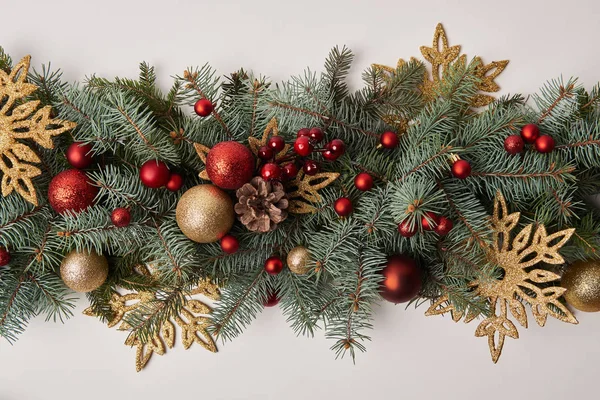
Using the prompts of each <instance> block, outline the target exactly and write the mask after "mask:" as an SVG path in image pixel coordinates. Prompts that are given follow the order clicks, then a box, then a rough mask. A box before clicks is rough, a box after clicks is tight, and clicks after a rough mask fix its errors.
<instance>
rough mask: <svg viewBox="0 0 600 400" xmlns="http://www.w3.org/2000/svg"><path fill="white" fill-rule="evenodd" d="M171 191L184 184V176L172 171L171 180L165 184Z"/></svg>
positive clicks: (177, 189)
mask: <svg viewBox="0 0 600 400" xmlns="http://www.w3.org/2000/svg"><path fill="white" fill-rule="evenodd" d="M165 186H166V187H167V189H169V190H170V191H171V192H177V191H179V189H181V187H182V186H183V177H182V176H181V175H179V174H177V173H175V172H174V173H172V174H171V176H170V177H169V181H168V182H167V184H166V185H165Z"/></svg>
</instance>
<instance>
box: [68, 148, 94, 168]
mask: <svg viewBox="0 0 600 400" xmlns="http://www.w3.org/2000/svg"><path fill="white" fill-rule="evenodd" d="M67 161H68V162H69V164H71V166H72V167H73V168H79V169H83V168H87V167H89V166H90V165H92V163H93V162H94V156H93V154H92V145H91V144H85V143H81V142H75V143H73V144H71V145H70V146H69V148H68V149H67Z"/></svg>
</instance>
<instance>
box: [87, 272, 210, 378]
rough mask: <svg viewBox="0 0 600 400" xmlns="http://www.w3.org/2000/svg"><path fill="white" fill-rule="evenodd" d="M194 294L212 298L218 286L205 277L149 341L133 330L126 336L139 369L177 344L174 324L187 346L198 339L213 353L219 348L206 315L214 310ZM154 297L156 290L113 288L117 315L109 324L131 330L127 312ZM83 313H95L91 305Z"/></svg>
mask: <svg viewBox="0 0 600 400" xmlns="http://www.w3.org/2000/svg"><path fill="white" fill-rule="evenodd" d="M195 295H202V296H205V297H208V298H209V299H212V300H218V299H219V297H220V293H219V289H218V287H217V286H216V285H214V284H212V283H210V281H208V280H203V281H201V282H200V283H199V284H198V286H196V287H195V288H194V289H193V290H191V291H190V293H189V295H188V296H187V299H186V302H185V304H184V305H183V307H182V308H181V310H180V311H179V314H178V315H176V316H174V318H172V320H167V321H165V322H164V323H163V324H162V325H161V327H160V329H159V332H158V333H157V334H156V335H154V337H153V338H152V339H151V340H150V341H149V342H147V343H142V341H141V340H139V338H138V337H137V336H136V335H134V334H130V335H129V336H128V337H127V339H126V340H125V344H126V345H127V346H135V347H136V355H135V367H136V370H137V372H139V371H141V370H142V369H143V368H144V367H145V366H146V364H148V361H150V359H151V358H152V355H153V354H155V353H156V354H158V355H161V356H162V355H163V354H165V353H166V351H167V348H169V349H171V348H173V346H175V336H176V330H177V329H176V326H175V325H177V326H179V328H180V330H181V343H182V344H183V347H184V348H185V349H186V350H187V349H189V348H190V346H191V345H192V344H193V343H194V342H195V343H197V344H199V345H200V346H202V347H204V348H205V349H207V350H209V351H211V352H213V353H216V352H217V346H216V344H215V341H214V339H213V337H212V336H211V335H210V333H208V330H207V328H208V326H209V325H210V323H211V319H210V318H209V317H208V316H207V315H208V314H210V313H211V312H212V309H211V308H210V307H209V306H208V305H207V304H205V303H203V302H202V301H200V300H198V299H196V298H192V296H195ZM155 299H156V294H155V293H152V292H135V293H127V294H123V295H122V294H119V293H117V292H114V293H113V295H112V298H111V301H110V306H111V309H112V311H113V315H114V317H113V318H112V319H111V320H110V321H108V323H107V325H108V327H109V328H112V327H115V326H116V325H118V324H119V323H121V325H120V326H119V328H118V330H125V331H129V330H130V329H131V327H130V326H129V324H127V323H126V322H125V321H123V318H124V317H125V315H126V314H127V313H129V312H131V311H133V310H136V309H137V308H138V307H140V306H141V305H142V304H144V303H148V302H150V301H153V300H155ZM83 313H84V314H85V315H89V316H95V314H94V312H93V310H92V309H91V307H90V308H87V309H85V310H84V311H83Z"/></svg>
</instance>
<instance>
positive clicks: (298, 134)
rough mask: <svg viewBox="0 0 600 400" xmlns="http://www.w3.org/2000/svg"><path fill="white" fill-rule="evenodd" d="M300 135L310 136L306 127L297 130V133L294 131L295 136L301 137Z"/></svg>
mask: <svg viewBox="0 0 600 400" xmlns="http://www.w3.org/2000/svg"><path fill="white" fill-rule="evenodd" d="M302 136H308V137H310V129H308V128H302V129H300V130H299V131H298V133H296V137H297V138H299V137H302Z"/></svg>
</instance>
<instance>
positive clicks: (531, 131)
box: [521, 124, 540, 143]
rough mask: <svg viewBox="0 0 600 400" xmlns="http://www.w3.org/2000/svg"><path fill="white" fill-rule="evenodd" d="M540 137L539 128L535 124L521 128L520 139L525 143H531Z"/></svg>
mask: <svg viewBox="0 0 600 400" xmlns="http://www.w3.org/2000/svg"><path fill="white" fill-rule="evenodd" d="M539 136H540V128H538V126H537V125H536V124H527V125H525V126H524V127H522V128H521V137H522V138H523V140H524V141H526V142H527V143H533V142H535V140H536V139H537V138H538V137H539Z"/></svg>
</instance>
